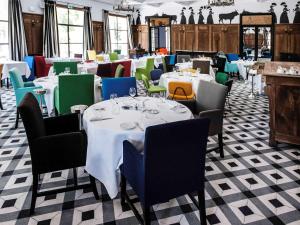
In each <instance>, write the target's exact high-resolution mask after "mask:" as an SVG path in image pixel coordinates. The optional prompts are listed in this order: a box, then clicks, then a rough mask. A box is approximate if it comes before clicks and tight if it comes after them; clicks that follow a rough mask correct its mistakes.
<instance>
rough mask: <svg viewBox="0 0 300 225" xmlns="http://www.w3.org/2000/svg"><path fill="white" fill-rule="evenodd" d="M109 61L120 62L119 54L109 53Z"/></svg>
mask: <svg viewBox="0 0 300 225" xmlns="http://www.w3.org/2000/svg"><path fill="white" fill-rule="evenodd" d="M109 59H110V61H112V62H113V61H116V60H118V59H119V58H118V53H116V52H112V53H109Z"/></svg>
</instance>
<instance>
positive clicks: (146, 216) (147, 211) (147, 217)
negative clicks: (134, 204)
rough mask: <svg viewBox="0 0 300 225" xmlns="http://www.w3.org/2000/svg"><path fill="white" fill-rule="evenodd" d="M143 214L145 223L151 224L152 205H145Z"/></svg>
mask: <svg viewBox="0 0 300 225" xmlns="http://www.w3.org/2000/svg"><path fill="white" fill-rule="evenodd" d="M143 214H144V225H150V224H151V219H150V207H144V208H143Z"/></svg>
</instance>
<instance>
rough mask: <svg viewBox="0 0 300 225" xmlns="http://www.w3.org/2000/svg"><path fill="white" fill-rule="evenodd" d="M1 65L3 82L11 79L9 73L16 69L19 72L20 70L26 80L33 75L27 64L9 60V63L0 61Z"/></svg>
mask: <svg viewBox="0 0 300 225" xmlns="http://www.w3.org/2000/svg"><path fill="white" fill-rule="evenodd" d="M0 64H2V65H3V69H2V80H4V79H6V78H8V77H9V71H10V70H11V69H12V68H16V69H17V70H19V71H20V73H21V74H22V75H25V76H26V78H28V77H29V76H30V74H31V71H30V68H29V66H28V64H27V63H26V62H18V61H12V60H8V61H0Z"/></svg>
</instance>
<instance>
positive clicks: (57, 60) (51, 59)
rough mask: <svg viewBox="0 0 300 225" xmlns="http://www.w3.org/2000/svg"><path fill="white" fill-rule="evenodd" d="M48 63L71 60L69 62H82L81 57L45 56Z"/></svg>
mask: <svg viewBox="0 0 300 225" xmlns="http://www.w3.org/2000/svg"><path fill="white" fill-rule="evenodd" d="M45 61H46V63H47V64H53V63H54V62H61V61H69V62H81V61H82V59H81V58H62V57H53V58H45Z"/></svg>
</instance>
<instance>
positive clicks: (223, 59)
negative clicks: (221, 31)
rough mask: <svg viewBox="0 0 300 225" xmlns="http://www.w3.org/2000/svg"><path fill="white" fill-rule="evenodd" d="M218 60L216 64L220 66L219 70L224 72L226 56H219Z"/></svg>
mask: <svg viewBox="0 0 300 225" xmlns="http://www.w3.org/2000/svg"><path fill="white" fill-rule="evenodd" d="M216 61H217V64H216V65H215V66H216V67H217V68H218V72H224V70H225V64H226V58H224V57H217V60H216Z"/></svg>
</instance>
